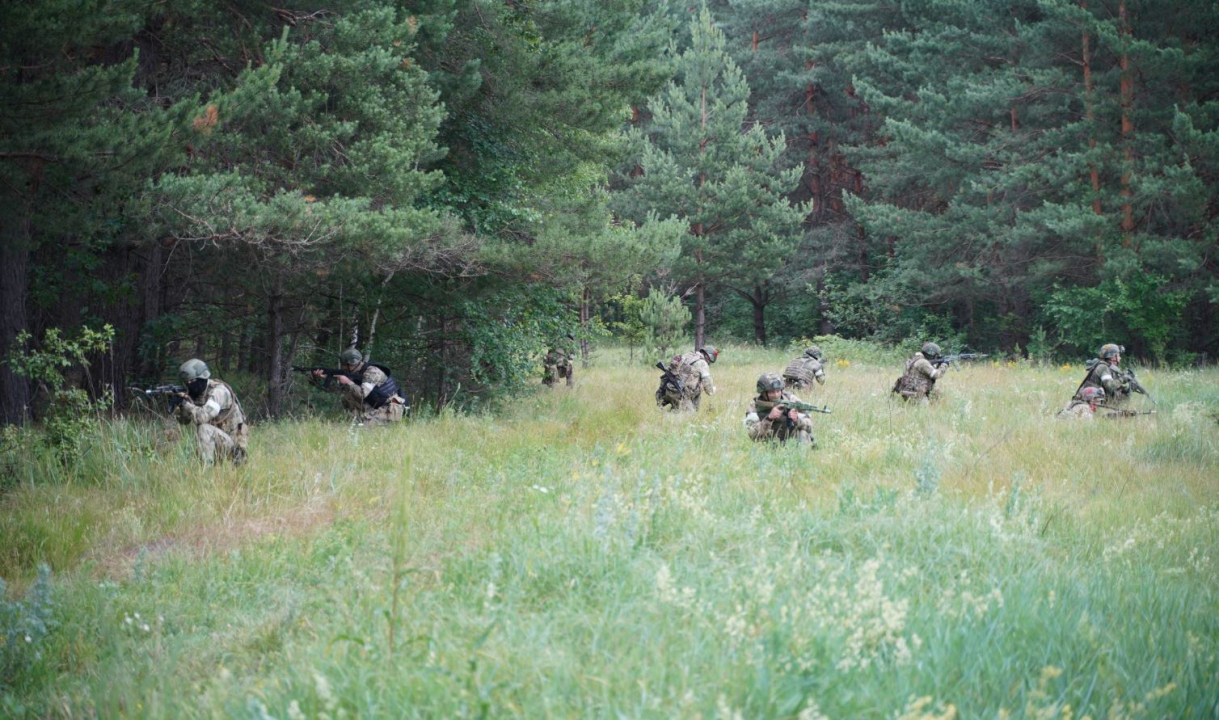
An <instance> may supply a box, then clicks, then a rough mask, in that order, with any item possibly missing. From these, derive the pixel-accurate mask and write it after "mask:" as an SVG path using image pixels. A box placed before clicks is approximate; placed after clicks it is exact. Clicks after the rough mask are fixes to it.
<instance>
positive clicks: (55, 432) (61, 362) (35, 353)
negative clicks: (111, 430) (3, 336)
mask: <svg viewBox="0 0 1219 720" xmlns="http://www.w3.org/2000/svg"><path fill="white" fill-rule="evenodd" d="M32 340H33V338H32V336H31V335H30V334H29V333H27V332H21V333H19V334H18V335H17V339H16V347H15V348H14V349H13V350H12V351H11V352H10V353H9V356H8V357H7V358H5V359H4V363H5V364H6V365H8V366H9V368H10V369H11V370H12V371H13V373H15V374H17V375H20V376H21V377H24V378H28V379H29V380H31V381H32V382H34V383H36V384H37V385H38V387H39V388H40V389H41V390H42V392H43V395H44V399H45V403H46V409H45V411H44V412H43V413H42V414H41V417H40V419H41V420H42V424H43V435H42V437H43V439H44V440H45V441H46V442H47V443H48V444H49V445H50V446H51V447H53V448H55V449H56V450H57V451H58V452H59V456H60V458H61V459H62V460H63V461H64V462H65V463H68V464H70V463H72V462H74V461H76V460H78V459H79V456H80V454H81V452H82V451H83V449H84V444H85V441H86V440H87V438H88V436H89V434H90V433H91V431H92V429H93V427H94V425H95V424H96V423H97V420H98V418H97V416H98V414H99V413H101V412H103V411H104V410H106V409H107V408H109V407H110V406H111V405H113V404H114V396H113V390H112V389H110V388H107V389H106V390H105V391H104V392H103V394H102V395H101V396H100V397H97V398H92V397H90V396H89V393H88V392H86V391H85V390H83V389H82V388H79V387H72V386H70V385H69V382H68V378H67V377H66V376H65V371H67V370H77V371H80V372H84V373H87V372H88V368H89V364H90V363H89V358H88V356H89V355H95V354H99V353H104V352H106V351H108V350H109V349H110V347H111V345H112V344H113V342H114V328H112V327H110V326H109V325H105V326H103V327H102V329H101V330H93V329H92V328H89V327H82V328H81V329H80V331H79V332H78V333H76V334H75V335H74V336H65V335H64V334H63V333H62V332H61V331H60V329H59V328H49V329H47V331H46V334H45V335H44V336H43V339H42V342H41V343H39V345H38V346H37V347H33V346H31V341H32Z"/></svg>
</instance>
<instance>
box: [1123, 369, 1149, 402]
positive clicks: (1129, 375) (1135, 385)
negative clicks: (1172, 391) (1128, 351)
mask: <svg viewBox="0 0 1219 720" xmlns="http://www.w3.org/2000/svg"><path fill="white" fill-rule="evenodd" d="M1119 377H1120V378H1121V381H1122V382H1124V383H1125V384H1126V385H1128V386H1130V389H1131V390H1133V391H1135V392H1136V393H1138V394H1140V395H1146V396H1147V399H1148V400H1150V401H1151V404H1152V405H1155V402H1156V401H1155V398H1153V397H1151V393H1149V392H1147V389H1146V388H1144V387H1143V386H1142V384H1140V383H1139V381H1138V379H1137V378H1135V377H1134V368H1126V369H1125V370H1122V371H1121V373H1120V374H1119Z"/></svg>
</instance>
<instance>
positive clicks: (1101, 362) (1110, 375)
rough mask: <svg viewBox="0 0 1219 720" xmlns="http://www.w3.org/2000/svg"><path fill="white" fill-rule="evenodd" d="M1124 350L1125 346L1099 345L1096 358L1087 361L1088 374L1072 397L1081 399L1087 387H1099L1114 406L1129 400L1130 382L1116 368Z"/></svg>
mask: <svg viewBox="0 0 1219 720" xmlns="http://www.w3.org/2000/svg"><path fill="white" fill-rule="evenodd" d="M1125 351H1126V348H1124V347H1122V346H1121V345H1114V344H1113V343H1107V344H1105V345H1101V348H1100V351H1099V352H1098V353H1097V359H1096V360H1092V361H1089V362H1088V374H1087V375H1086V376H1085V377H1084V380H1083V382H1081V383H1080V384H1079V387H1078V388H1077V389H1076V390H1075V398H1074V399H1076V400H1083V392H1084V390H1087V389H1088V388H1101V389H1102V390H1104V391H1105V396H1106V397H1108V398H1110V399H1111V402H1110V404H1112V405H1113V406H1114V407H1120V406H1121V405H1123V404H1124V403H1125V402H1126V401H1127V400H1129V399H1130V382H1129V380H1128V379H1127V378H1126V375H1125V373H1123V372H1122V371H1121V370H1120V369H1118V364H1119V363H1120V362H1121V361H1122V353H1123V352H1125Z"/></svg>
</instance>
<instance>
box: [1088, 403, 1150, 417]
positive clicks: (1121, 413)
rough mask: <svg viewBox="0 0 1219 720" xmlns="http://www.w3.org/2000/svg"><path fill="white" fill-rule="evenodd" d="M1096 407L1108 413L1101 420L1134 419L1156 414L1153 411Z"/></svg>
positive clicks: (1106, 406)
mask: <svg viewBox="0 0 1219 720" xmlns="http://www.w3.org/2000/svg"><path fill="white" fill-rule="evenodd" d="M1096 407H1097V408H1103V409H1105V410H1108V411H1109V412H1107V413H1105V414H1104V415H1102V416H1101V417H1103V418H1120V417H1134V416H1136V415H1155V414H1156V411H1155V410H1125V409H1122V408H1115V407H1113V406H1112V405H1097V406H1096Z"/></svg>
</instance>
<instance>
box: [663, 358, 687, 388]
mask: <svg viewBox="0 0 1219 720" xmlns="http://www.w3.org/2000/svg"><path fill="white" fill-rule="evenodd" d="M656 369H657V370H659V371H661V372H662V373H664V375H662V376H661V377H660V386H661V387H662V388H668V389H669V390H670V391H672V392H674V393H677V394H678V395H681V394H682V393H683V392H685V390H686V386H685V384H684V383H682V381H681V378H679V377H677V375H675V374H674V373H673V371H672V370H670V369H669V368H668V366H666V365H665V364H664V363H663V362H661V361H660V360H657V361H656Z"/></svg>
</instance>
